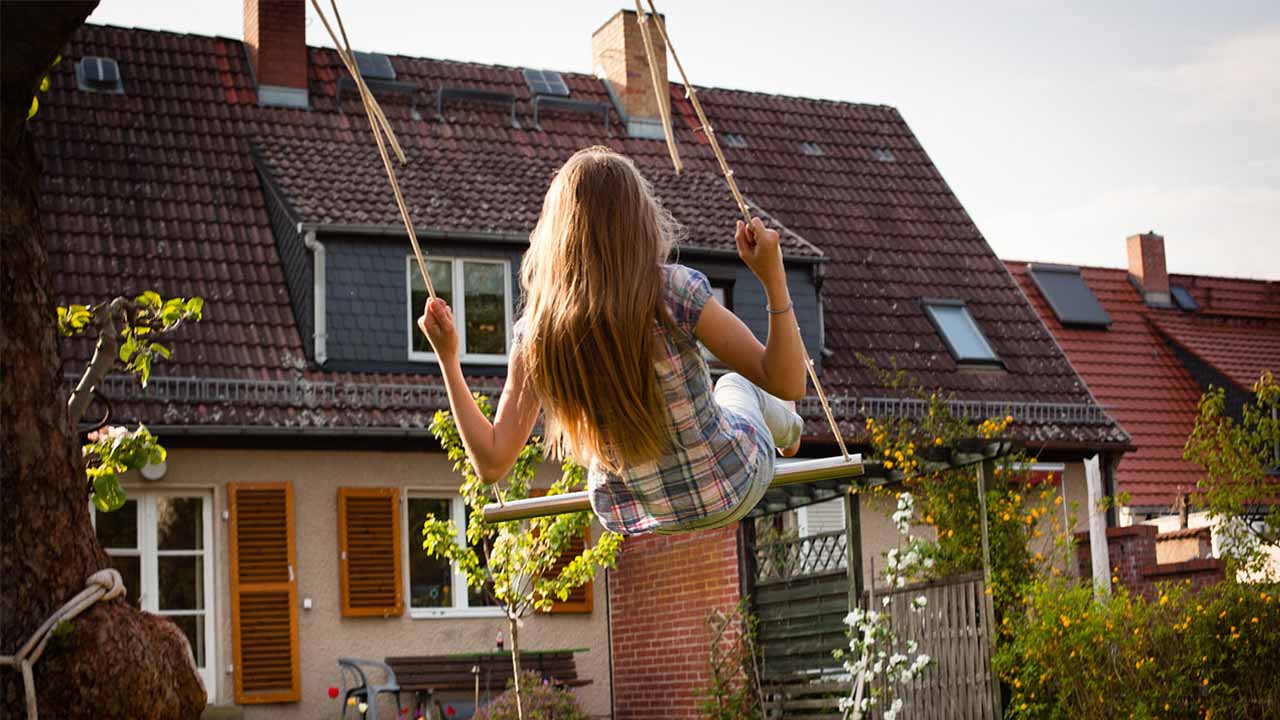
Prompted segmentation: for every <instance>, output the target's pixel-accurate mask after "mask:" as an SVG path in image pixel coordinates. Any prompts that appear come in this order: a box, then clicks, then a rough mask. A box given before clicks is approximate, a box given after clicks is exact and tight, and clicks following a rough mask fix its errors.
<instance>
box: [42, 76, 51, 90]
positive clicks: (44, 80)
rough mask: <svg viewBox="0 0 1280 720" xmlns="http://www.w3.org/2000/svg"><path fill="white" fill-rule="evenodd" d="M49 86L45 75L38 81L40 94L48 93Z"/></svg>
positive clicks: (47, 77)
mask: <svg viewBox="0 0 1280 720" xmlns="http://www.w3.org/2000/svg"><path fill="white" fill-rule="evenodd" d="M49 85H50V82H49V76H48V75H45V76H44V79H43V80H41V81H40V92H49Z"/></svg>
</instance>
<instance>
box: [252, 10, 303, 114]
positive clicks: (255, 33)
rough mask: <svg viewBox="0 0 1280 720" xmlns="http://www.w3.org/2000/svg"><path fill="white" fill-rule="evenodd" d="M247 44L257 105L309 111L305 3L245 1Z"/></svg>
mask: <svg viewBox="0 0 1280 720" xmlns="http://www.w3.org/2000/svg"><path fill="white" fill-rule="evenodd" d="M244 44H245V46H246V47H247V48H248V50H249V63H250V64H251V65H252V66H253V73H254V78H255V79H256V80H257V81H258V104H259V105H269V106H273V107H291V108H306V107H307V104H308V103H307V4H306V0H244Z"/></svg>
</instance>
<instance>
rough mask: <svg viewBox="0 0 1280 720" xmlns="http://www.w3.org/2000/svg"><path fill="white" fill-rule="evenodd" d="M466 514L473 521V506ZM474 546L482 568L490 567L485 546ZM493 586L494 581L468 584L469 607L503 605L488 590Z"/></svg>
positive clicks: (468, 520)
mask: <svg viewBox="0 0 1280 720" xmlns="http://www.w3.org/2000/svg"><path fill="white" fill-rule="evenodd" d="M466 515H467V522H471V508H469V507H468V508H467V509H466ZM463 531H464V532H465V531H466V528H465V527H464V528H463ZM472 547H473V548H475V551H476V555H477V556H479V558H480V567H482V568H486V567H488V566H489V558H488V557H487V556H485V554H484V548H483V547H482V546H480V545H472ZM492 588H493V583H485V586H484V587H482V588H475V587H472V586H471V585H470V584H468V585H467V606H468V607H496V606H498V605H501V604H502V603H500V602H498V601H497V600H495V599H493V596H492V593H490V592H486V591H487V590H490V589H492Z"/></svg>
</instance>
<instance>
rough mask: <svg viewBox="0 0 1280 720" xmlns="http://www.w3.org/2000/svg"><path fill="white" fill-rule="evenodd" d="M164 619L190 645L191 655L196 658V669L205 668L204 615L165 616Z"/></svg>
mask: <svg viewBox="0 0 1280 720" xmlns="http://www.w3.org/2000/svg"><path fill="white" fill-rule="evenodd" d="M165 619H166V620H168V621H169V622H171V623H173V624H174V625H177V626H178V629H179V630H181V631H182V634H183V635H186V636H187V642H189V643H191V654H192V655H195V656H196V667H206V665H205V658H204V656H205V647H204V615H166V616H165Z"/></svg>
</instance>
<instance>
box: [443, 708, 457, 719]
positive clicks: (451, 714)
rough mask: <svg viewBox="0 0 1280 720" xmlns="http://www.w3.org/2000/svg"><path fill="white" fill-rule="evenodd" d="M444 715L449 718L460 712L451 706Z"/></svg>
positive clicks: (445, 710)
mask: <svg viewBox="0 0 1280 720" xmlns="http://www.w3.org/2000/svg"><path fill="white" fill-rule="evenodd" d="M444 714H445V715H448V716H449V717H453V716H454V715H457V714H458V711H457V710H454V709H453V706H452V705H449V706H448V707H446V708H445V709H444Z"/></svg>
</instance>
